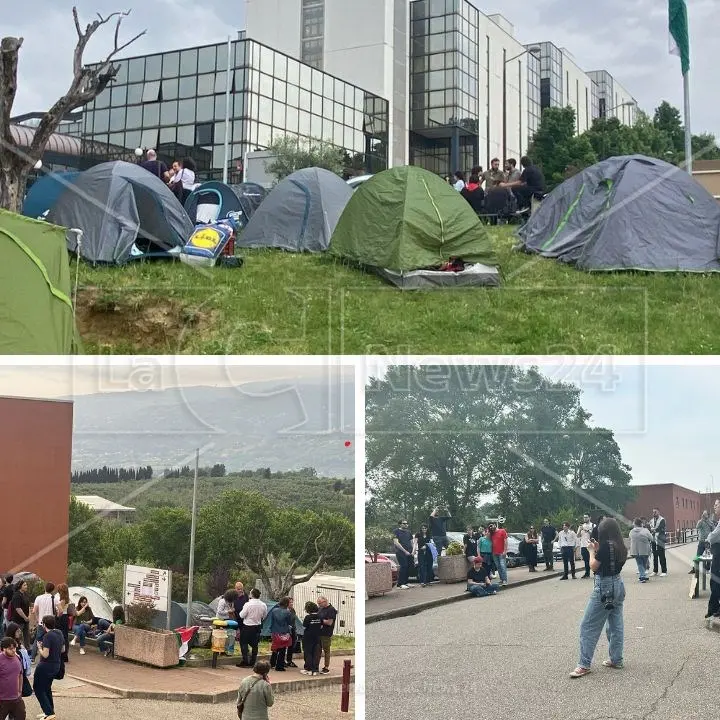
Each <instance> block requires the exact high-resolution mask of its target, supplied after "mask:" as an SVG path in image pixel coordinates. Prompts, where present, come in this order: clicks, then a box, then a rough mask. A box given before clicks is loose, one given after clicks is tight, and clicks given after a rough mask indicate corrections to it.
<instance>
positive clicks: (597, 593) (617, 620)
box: [578, 575, 625, 668]
mask: <svg viewBox="0 0 720 720" xmlns="http://www.w3.org/2000/svg"><path fill="white" fill-rule="evenodd" d="M610 595H612V596H613V609H612V610H606V609H605V603H604V602H603V601H602V599H601V598H602V597H603V596H610ZM624 602H625V585H624V583H623V581H622V578H621V577H620V575H615V576H613V577H601V576H600V575H596V576H595V586H594V587H593V591H592V593H591V594H590V597H589V599H588V602H587V606H586V607H585V615H584V616H583V619H582V623H580V662H579V663H578V665H579V666H580V667H584V668H589V667H590V665H591V664H592V658H593V655H594V654H595V648H596V647H597V644H598V640H599V639H600V633H601V632H602V629H603V627H604V626H605V625H606V623H607V629H606V632H607V638H608V642H609V643H610V661H611V662H613V663H620V662H622V659H623V635H624V623H623V603H624Z"/></svg>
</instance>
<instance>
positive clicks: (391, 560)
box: [365, 552, 399, 585]
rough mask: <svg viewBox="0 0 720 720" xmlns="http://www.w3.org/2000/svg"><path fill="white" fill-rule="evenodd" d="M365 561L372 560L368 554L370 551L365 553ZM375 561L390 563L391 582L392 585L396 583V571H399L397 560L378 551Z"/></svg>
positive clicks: (370, 561) (369, 561)
mask: <svg viewBox="0 0 720 720" xmlns="http://www.w3.org/2000/svg"><path fill="white" fill-rule="evenodd" d="M365 562H366V563H372V562H373V559H372V557H371V556H370V553H368V552H366V553H365ZM377 562H383V563H389V564H390V571H391V573H392V583H393V585H397V581H398V571H399V568H398V564H397V561H396V560H395V559H394V558H392V557H391V556H390V555H389V554H387V553H378V556H377Z"/></svg>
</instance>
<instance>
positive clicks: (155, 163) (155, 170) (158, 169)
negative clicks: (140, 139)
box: [140, 150, 168, 182]
mask: <svg viewBox="0 0 720 720" xmlns="http://www.w3.org/2000/svg"><path fill="white" fill-rule="evenodd" d="M145 157H146V158H147V159H146V160H143V162H141V163H140V167H141V168H143V170H147V171H148V172H149V173H150V174H151V175H155V177H158V178H160V180H162V181H163V182H165V181H166V179H167V175H168V166H167V165H166V164H165V163H164V162H163V161H162V160H158V157H157V153H156V152H155V151H154V150H148V151H147V153H146V154H145Z"/></svg>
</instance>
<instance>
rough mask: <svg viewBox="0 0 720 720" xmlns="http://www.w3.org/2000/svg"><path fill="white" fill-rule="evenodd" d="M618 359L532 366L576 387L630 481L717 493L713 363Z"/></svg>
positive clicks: (719, 390)
mask: <svg viewBox="0 0 720 720" xmlns="http://www.w3.org/2000/svg"><path fill="white" fill-rule="evenodd" d="M390 362H391V361H390ZM625 362H627V361H625V360H622V359H621V360H620V361H618V360H613V359H609V360H608V359H604V360H597V361H592V362H589V363H587V361H585V360H581V359H580V358H570V359H568V360H567V361H565V362H562V363H561V362H553V363H549V364H548V363H533V364H537V365H538V367H539V369H540V370H541V371H542V373H543V374H545V375H547V376H548V377H550V378H552V379H553V380H556V381H563V382H568V383H573V384H575V385H577V386H578V387H580V388H581V389H582V391H583V395H582V403H583V406H584V407H585V408H586V409H587V410H588V412H590V413H592V416H593V417H592V420H591V424H593V425H595V426H600V427H606V428H610V429H611V430H613V431H614V433H615V439H616V441H617V443H618V445H619V447H620V450H621V452H622V456H623V461H624V462H626V463H627V464H628V465H630V466H631V467H632V471H633V472H632V474H633V484H636V485H648V484H652V483H671V482H674V483H677V484H679V485H683V486H684V487H687V488H691V489H693V490H698V491H700V492H704V491H707V490H709V489H711V486H712V484H713V483H715V485H714V487H715V490H720V470H718V463H717V450H716V448H717V433H718V425H719V424H720V376H719V375H718V368H717V367H709V366H675V365H672V366H660V365H650V366H648V365H643V364H640V365H636V364H621V363H625ZM387 364H388V361H386V360H383V361H381V362H379V363H373V364H372V365H369V366H368V368H367V373H368V375H369V376H382V375H383V374H384V370H385V368H386V367H387ZM457 364H464V363H463V361H461V360H458V361H457Z"/></svg>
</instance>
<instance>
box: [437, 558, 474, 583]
mask: <svg viewBox="0 0 720 720" xmlns="http://www.w3.org/2000/svg"><path fill="white" fill-rule="evenodd" d="M467 571H468V563H467V560H466V559H465V556H464V555H441V556H440V557H439V558H438V578H439V579H440V582H444V583H458V582H463V581H467Z"/></svg>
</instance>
